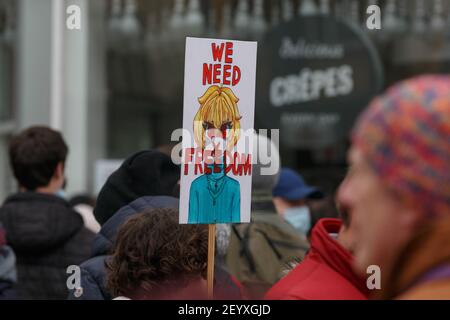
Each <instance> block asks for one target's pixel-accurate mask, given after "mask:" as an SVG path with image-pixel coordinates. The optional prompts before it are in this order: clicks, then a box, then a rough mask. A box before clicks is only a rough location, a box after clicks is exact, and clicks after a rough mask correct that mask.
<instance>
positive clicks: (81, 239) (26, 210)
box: [0, 192, 94, 299]
mask: <svg viewBox="0 0 450 320" xmlns="http://www.w3.org/2000/svg"><path fill="white" fill-rule="evenodd" d="M0 222H2V223H3V226H4V228H5V230H6V234H7V241H8V244H9V245H10V246H11V247H12V248H13V250H14V252H15V254H16V257H17V274H18V279H17V280H18V281H17V286H16V289H17V294H18V297H19V298H20V299H65V298H66V297H67V294H68V289H67V285H66V281H67V277H68V274H67V273H66V270H67V267H68V266H70V265H78V264H80V263H81V262H83V261H84V260H86V259H87V258H88V257H89V256H90V252H91V244H92V241H93V239H94V234H93V233H92V232H91V231H89V230H87V229H86V228H85V227H84V224H83V219H82V217H81V216H80V215H79V214H78V213H77V212H76V211H74V210H72V209H71V207H70V206H69V204H68V203H67V202H66V201H65V200H63V199H61V198H59V197H57V196H54V195H48V194H41V193H35V192H26V193H18V194H15V195H13V196H11V197H9V198H8V199H7V200H6V201H5V203H4V205H3V206H2V207H1V208H0Z"/></svg>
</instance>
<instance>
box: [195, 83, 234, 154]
mask: <svg viewBox="0 0 450 320" xmlns="http://www.w3.org/2000/svg"><path fill="white" fill-rule="evenodd" d="M238 101H239V98H238V97H236V95H235V94H234V93H233V91H232V90H231V89H230V88H227V87H222V86H220V87H219V86H216V85H213V86H210V87H209V88H208V89H207V90H206V92H205V93H204V94H203V96H201V97H200V98H198V102H199V104H200V109H199V110H198V111H197V114H196V115H195V117H194V139H195V142H196V143H197V146H198V147H200V148H201V149H204V148H205V133H206V131H207V130H208V129H217V130H220V131H221V132H225V130H227V132H228V134H227V137H226V139H227V142H226V144H227V149H228V150H230V149H232V148H233V147H234V146H236V144H237V142H238V140H239V138H240V131H241V130H240V129H241V122H240V120H241V119H242V116H241V115H240V113H239V109H238V106H237V103H238Z"/></svg>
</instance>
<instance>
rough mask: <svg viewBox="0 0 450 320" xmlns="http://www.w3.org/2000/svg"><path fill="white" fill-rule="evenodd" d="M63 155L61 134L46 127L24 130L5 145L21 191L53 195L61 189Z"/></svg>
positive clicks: (65, 153)
mask: <svg viewBox="0 0 450 320" xmlns="http://www.w3.org/2000/svg"><path fill="white" fill-rule="evenodd" d="M67 154H68V148H67V145H66V143H65V142H64V139H63V137H62V136H61V134H60V133H59V132H57V131H54V130H52V129H50V128H47V127H31V128H28V129H26V130H24V131H22V132H21V133H19V134H18V135H16V136H14V137H13V138H12V140H11V142H10V144H9V160H10V164H11V167H12V169H13V172H14V176H15V178H16V179H17V181H18V183H19V186H20V188H21V189H22V190H24V191H38V192H44V193H56V192H57V191H58V190H60V189H62V188H63V187H64V184H65V177H64V165H65V162H66V158H67Z"/></svg>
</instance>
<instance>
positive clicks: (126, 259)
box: [107, 208, 208, 299]
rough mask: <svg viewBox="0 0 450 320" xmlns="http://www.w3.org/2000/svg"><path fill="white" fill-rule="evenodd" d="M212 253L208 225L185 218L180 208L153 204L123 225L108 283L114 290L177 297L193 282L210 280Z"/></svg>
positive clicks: (114, 292)
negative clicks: (182, 221) (180, 215)
mask: <svg viewBox="0 0 450 320" xmlns="http://www.w3.org/2000/svg"><path fill="white" fill-rule="evenodd" d="M207 255H208V227H207V226H206V225H192V224H191V225H190V224H187V225H182V224H179V223H178V210H176V209H168V208H167V209H151V210H147V211H144V212H142V213H140V214H138V215H136V216H133V217H132V218H130V219H129V220H128V221H127V222H126V223H125V224H124V225H122V226H121V227H120V228H119V231H118V233H117V238H116V241H115V244H114V246H113V249H112V257H111V259H110V260H108V262H107V288H108V289H109V290H110V292H111V293H112V295H113V296H121V295H122V296H127V297H135V296H136V294H137V293H138V294H139V293H140V294H141V295H143V296H147V297H154V298H158V297H160V298H161V297H173V298H177V294H178V293H179V292H180V291H179V290H182V289H183V288H184V287H186V286H187V285H189V284H190V283H191V282H201V283H203V282H204V279H206V269H207ZM205 288H206V287H205ZM193 294H194V296H192V297H191V298H192V299H195V298H196V297H195V294H197V295H199V297H201V296H203V293H202V292H193ZM180 298H181V297H180Z"/></svg>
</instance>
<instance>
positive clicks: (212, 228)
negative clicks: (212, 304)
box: [207, 224, 216, 300]
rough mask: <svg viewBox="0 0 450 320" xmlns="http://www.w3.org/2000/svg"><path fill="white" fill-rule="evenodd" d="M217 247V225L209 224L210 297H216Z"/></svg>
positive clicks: (211, 298) (208, 280) (210, 298)
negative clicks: (215, 262)
mask: <svg viewBox="0 0 450 320" xmlns="http://www.w3.org/2000/svg"><path fill="white" fill-rule="evenodd" d="M215 247H216V225H215V224H210V225H209V232H208V278H207V282H208V299H209V300H213V299H214V257H215Z"/></svg>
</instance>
